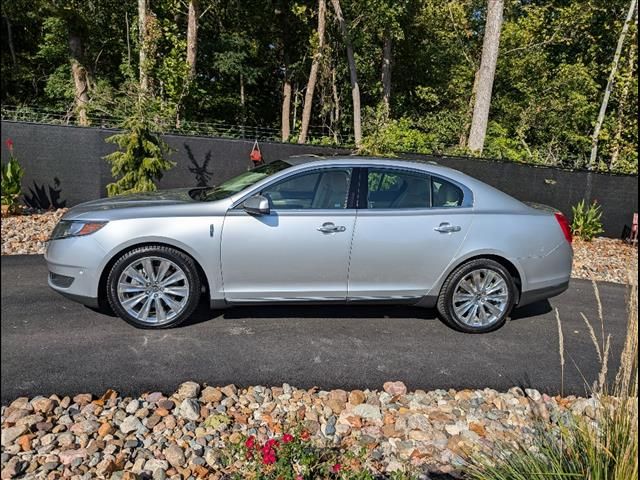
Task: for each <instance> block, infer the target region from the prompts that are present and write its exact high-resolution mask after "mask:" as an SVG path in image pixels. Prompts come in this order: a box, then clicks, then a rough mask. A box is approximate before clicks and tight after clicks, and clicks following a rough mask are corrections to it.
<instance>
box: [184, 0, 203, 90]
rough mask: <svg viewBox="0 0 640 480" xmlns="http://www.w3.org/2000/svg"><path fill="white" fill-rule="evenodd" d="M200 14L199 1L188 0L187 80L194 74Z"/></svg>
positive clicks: (191, 78)
mask: <svg viewBox="0 0 640 480" xmlns="http://www.w3.org/2000/svg"><path fill="white" fill-rule="evenodd" d="M199 16H200V1H199V0H189V16H188V19H187V65H188V67H189V81H192V80H193V78H194V77H195V76H196V56H197V54H198V17H199Z"/></svg>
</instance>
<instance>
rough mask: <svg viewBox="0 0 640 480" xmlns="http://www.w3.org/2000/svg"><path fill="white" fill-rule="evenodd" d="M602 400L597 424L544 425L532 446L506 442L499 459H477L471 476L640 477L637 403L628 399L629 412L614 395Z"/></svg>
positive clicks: (581, 420)
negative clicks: (639, 466) (639, 470)
mask: <svg viewBox="0 0 640 480" xmlns="http://www.w3.org/2000/svg"><path fill="white" fill-rule="evenodd" d="M603 401H604V402H605V404H604V405H603V406H602V407H600V409H601V410H600V412H599V416H598V426H597V427H596V426H594V425H593V423H591V421H589V420H588V419H587V418H585V417H578V416H571V417H570V418H569V419H567V420H566V424H565V425H555V426H554V425H552V424H549V423H547V424H543V423H540V424H539V425H538V426H537V428H536V429H535V433H534V439H533V441H532V442H531V443H530V444H528V443H525V442H524V441H523V442H521V443H519V444H517V445H516V446H515V447H514V446H512V445H501V450H500V451H497V452H496V454H495V455H496V456H495V457H492V458H488V457H486V456H485V457H480V458H478V459H476V463H475V465H474V466H472V467H470V468H469V471H468V472H467V475H468V478H469V480H529V479H531V478H538V479H541V480H574V479H586V478H588V479H590V480H609V479H633V478H638V456H637V455H638V433H637V423H636V425H635V426H634V425H633V422H634V420H635V421H636V422H637V404H636V405H634V404H633V403H634V402H632V401H631V399H627V400H626V401H623V403H625V407H627V408H628V410H627V408H625V409H620V402H619V401H617V399H615V398H609V399H604V400H603ZM636 401H637V400H636ZM634 408H635V412H636V413H635V414H634V413H633V412H634V410H633V409H634Z"/></svg>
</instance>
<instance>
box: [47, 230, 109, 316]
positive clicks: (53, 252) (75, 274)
mask: <svg viewBox="0 0 640 480" xmlns="http://www.w3.org/2000/svg"><path fill="white" fill-rule="evenodd" d="M105 254H106V252H105V250H104V249H103V248H102V247H101V246H100V244H99V243H98V242H97V241H96V240H95V239H94V238H92V236H91V235H88V236H86V237H72V238H64V239H60V240H52V241H50V242H49V243H48V245H47V250H46V252H45V256H44V258H45V260H46V262H47V268H48V269H49V275H48V279H47V282H48V284H49V287H51V288H52V289H53V290H55V291H56V292H58V293H60V294H62V295H64V296H65V297H68V298H70V299H72V300H74V301H77V302H80V303H83V304H85V305H89V306H92V307H97V306H98V297H99V292H98V288H99V284H100V275H101V273H102V270H101V268H100V264H101V262H102V261H103V259H104V258H105Z"/></svg>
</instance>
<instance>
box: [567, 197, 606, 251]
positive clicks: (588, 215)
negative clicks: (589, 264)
mask: <svg viewBox="0 0 640 480" xmlns="http://www.w3.org/2000/svg"><path fill="white" fill-rule="evenodd" d="M571 209H572V211H573V221H572V222H571V233H573V235H574V236H575V237H578V238H580V239H582V240H585V241H587V242H590V241H591V240H593V238H594V237H596V236H597V235H599V234H601V233H602V232H604V230H603V229H602V222H601V218H602V209H601V208H600V205H598V202H596V201H594V202H593V203H592V204H591V205H589V206H588V207H587V206H586V204H585V202H584V200H581V201H580V202H579V203H578V204H577V205H576V206H574V207H572V208H571Z"/></svg>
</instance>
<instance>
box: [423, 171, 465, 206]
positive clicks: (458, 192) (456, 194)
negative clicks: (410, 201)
mask: <svg viewBox="0 0 640 480" xmlns="http://www.w3.org/2000/svg"><path fill="white" fill-rule="evenodd" d="M431 191H432V194H433V195H432V198H433V206H434V207H460V206H462V201H463V199H464V194H463V193H462V189H461V188H460V187H458V186H456V185H454V184H453V183H451V182H448V181H446V180H443V179H442V178H438V177H431Z"/></svg>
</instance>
